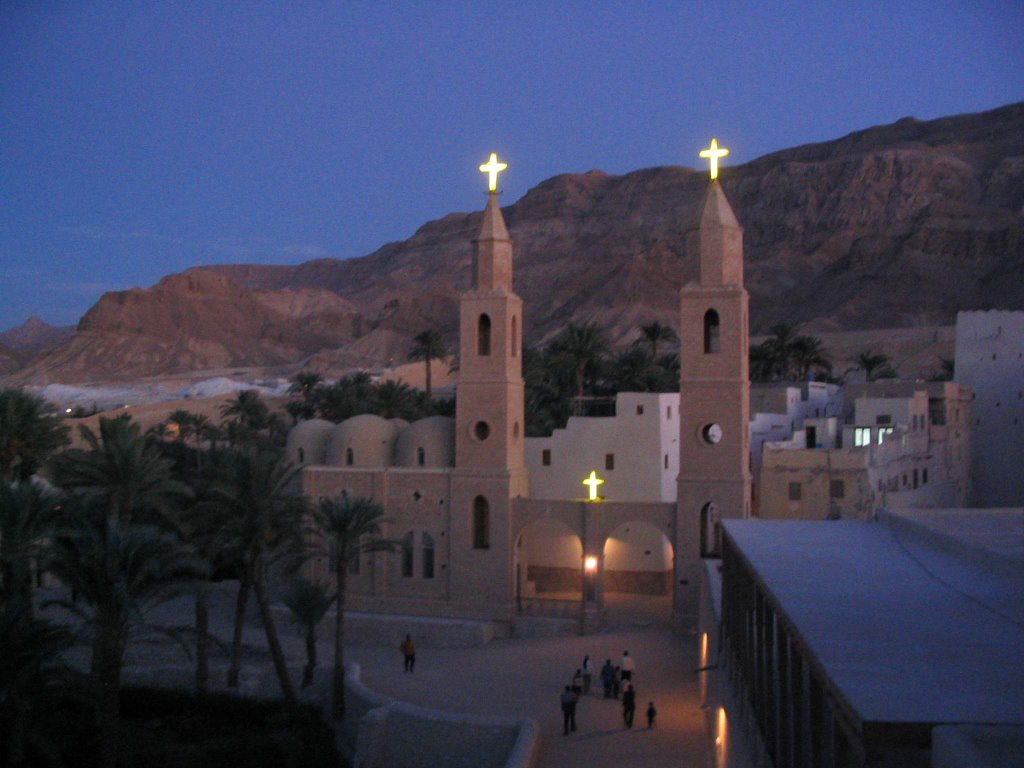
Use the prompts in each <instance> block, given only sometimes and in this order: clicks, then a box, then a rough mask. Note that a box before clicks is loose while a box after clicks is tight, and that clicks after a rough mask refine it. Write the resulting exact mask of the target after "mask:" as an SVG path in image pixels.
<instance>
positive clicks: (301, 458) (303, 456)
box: [299, 448, 306, 464]
mask: <svg viewBox="0 0 1024 768" xmlns="http://www.w3.org/2000/svg"><path fill="white" fill-rule="evenodd" d="M305 463H306V451H305V449H304V448H299V464H305Z"/></svg>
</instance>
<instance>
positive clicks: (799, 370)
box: [790, 336, 832, 381]
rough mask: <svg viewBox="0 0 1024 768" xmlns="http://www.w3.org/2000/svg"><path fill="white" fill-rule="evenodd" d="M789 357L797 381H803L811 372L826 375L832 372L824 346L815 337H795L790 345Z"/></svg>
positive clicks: (830, 362)
mask: <svg viewBox="0 0 1024 768" xmlns="http://www.w3.org/2000/svg"><path fill="white" fill-rule="evenodd" d="M790 356H791V358H792V361H793V366H794V367H795V370H796V374H797V379H798V380H800V381H804V380H805V379H806V378H807V377H808V376H809V375H810V373H811V371H813V370H820V371H823V372H825V373H828V372H830V371H831V370H832V361H831V360H830V359H829V356H828V352H827V351H826V350H825V345H824V344H822V343H821V339H819V338H817V337H815V336H797V337H796V338H795V339H793V341H792V343H791V344H790Z"/></svg>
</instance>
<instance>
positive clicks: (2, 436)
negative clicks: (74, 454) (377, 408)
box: [0, 389, 68, 480]
mask: <svg viewBox="0 0 1024 768" xmlns="http://www.w3.org/2000/svg"><path fill="white" fill-rule="evenodd" d="M67 444H68V428H67V427H66V426H64V425H63V424H62V423H61V421H60V419H59V418H58V417H57V413H56V410H55V409H54V407H53V406H52V405H50V404H49V403H47V402H46V401H45V400H43V399H42V398H41V397H36V396H35V395H32V394H29V393H28V392H24V391H22V390H20V389H4V390H0V477H3V478H6V479H8V480H28V479H29V478H30V477H32V475H34V474H35V473H36V472H37V471H38V470H39V468H40V467H41V466H42V465H43V463H44V462H45V461H46V459H47V458H48V457H49V456H50V454H52V453H53V452H54V451H56V450H58V449H60V448H63V447H64V446H65V445H67Z"/></svg>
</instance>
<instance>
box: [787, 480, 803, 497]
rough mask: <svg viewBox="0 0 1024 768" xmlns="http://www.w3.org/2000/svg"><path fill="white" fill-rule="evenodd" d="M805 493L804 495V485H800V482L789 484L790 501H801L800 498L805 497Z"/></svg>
mask: <svg viewBox="0 0 1024 768" xmlns="http://www.w3.org/2000/svg"><path fill="white" fill-rule="evenodd" d="M803 495H804V494H803V487H802V486H801V485H800V483H790V484H789V500H790V501H800V499H802V498H803Z"/></svg>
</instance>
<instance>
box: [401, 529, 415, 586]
mask: <svg viewBox="0 0 1024 768" xmlns="http://www.w3.org/2000/svg"><path fill="white" fill-rule="evenodd" d="M412 543H413V537H412V531H409V532H408V533H407V534H405V536H403V537H402V577H403V578H406V579H411V578H412Z"/></svg>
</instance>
